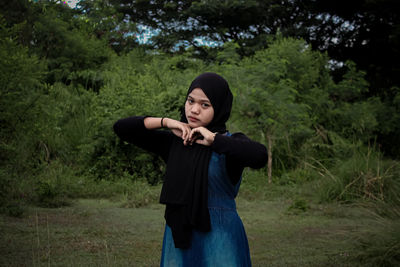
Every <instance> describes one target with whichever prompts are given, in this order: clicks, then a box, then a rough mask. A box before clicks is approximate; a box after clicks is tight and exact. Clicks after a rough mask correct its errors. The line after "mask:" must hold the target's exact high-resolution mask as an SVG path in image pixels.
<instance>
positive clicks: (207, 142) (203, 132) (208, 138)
mask: <svg viewBox="0 0 400 267" xmlns="http://www.w3.org/2000/svg"><path fill="white" fill-rule="evenodd" d="M202 137H203V138H202ZM188 139H189V142H190V144H193V142H196V143H197V144H200V145H204V146H211V144H212V143H213V142H214V139H215V133H213V132H211V131H209V130H208V129H207V128H204V127H202V126H201V127H197V128H194V129H192V130H191V132H190V134H189V137H188Z"/></svg>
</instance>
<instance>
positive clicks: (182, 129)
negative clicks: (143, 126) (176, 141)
mask: <svg viewBox="0 0 400 267" xmlns="http://www.w3.org/2000/svg"><path fill="white" fill-rule="evenodd" d="M163 124H164V126H165V127H167V128H169V129H170V130H171V131H172V133H173V134H175V135H176V136H178V137H180V138H182V140H183V144H184V145H185V146H186V145H188V144H189V135H190V131H191V130H192V129H191V128H190V126H189V124H187V123H184V122H180V121H177V120H173V119H170V118H164V121H163Z"/></svg>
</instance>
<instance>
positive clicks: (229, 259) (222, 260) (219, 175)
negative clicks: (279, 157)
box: [160, 152, 251, 267]
mask: <svg viewBox="0 0 400 267" xmlns="http://www.w3.org/2000/svg"><path fill="white" fill-rule="evenodd" d="M225 166H226V164H225V155H224V154H218V153H216V152H213V153H212V156H211V159H210V164H209V168H208V209H209V212H210V220H211V231H210V232H199V231H193V233H192V243H191V247H190V248H188V249H179V248H175V245H174V240H173V238H172V232H171V229H170V227H169V226H168V225H166V226H165V232H164V240H163V248H162V255H161V264H160V266H161V267H186V266H187V267H189V266H190V267H196V266H198V267H211V266H216V267H217V266H218V267H220V266H229V267H236V266H241V267H247V266H251V261H250V251H249V245H248V241H247V236H246V232H245V230H244V227H243V223H242V221H241V219H240V217H239V215H238V213H237V211H236V203H235V197H236V195H237V193H238V191H239V186H240V181H239V182H238V183H237V184H236V185H232V183H231V181H230V179H229V177H228V174H227V171H226V167H225Z"/></svg>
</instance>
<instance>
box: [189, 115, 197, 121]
mask: <svg viewBox="0 0 400 267" xmlns="http://www.w3.org/2000/svg"><path fill="white" fill-rule="evenodd" d="M188 119H189V121H191V122H197V121H199V119H196V118H194V117H191V116H188Z"/></svg>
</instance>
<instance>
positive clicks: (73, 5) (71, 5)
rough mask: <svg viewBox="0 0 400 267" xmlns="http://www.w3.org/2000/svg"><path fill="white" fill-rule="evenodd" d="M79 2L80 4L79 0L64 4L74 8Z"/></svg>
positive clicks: (68, 1)
mask: <svg viewBox="0 0 400 267" xmlns="http://www.w3.org/2000/svg"><path fill="white" fill-rule="evenodd" d="M78 2H79V0H67V1H64V3H65V4H67V5H69V6H70V7H71V8H74V7H75V6H76V4H77V3H78Z"/></svg>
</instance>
